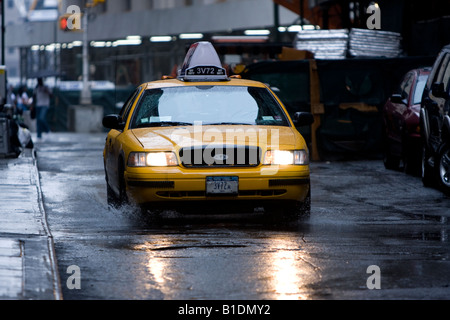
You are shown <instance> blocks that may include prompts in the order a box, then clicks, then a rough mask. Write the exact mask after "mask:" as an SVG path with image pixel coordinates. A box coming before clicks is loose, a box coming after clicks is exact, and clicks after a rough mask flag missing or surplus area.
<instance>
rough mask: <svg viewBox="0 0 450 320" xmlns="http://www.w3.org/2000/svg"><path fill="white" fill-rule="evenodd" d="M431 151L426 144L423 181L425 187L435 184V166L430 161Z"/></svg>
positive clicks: (423, 159) (423, 156) (423, 150)
mask: <svg viewBox="0 0 450 320" xmlns="http://www.w3.org/2000/svg"><path fill="white" fill-rule="evenodd" d="M430 157H431V153H430V151H429V150H428V148H427V147H426V146H425V145H424V146H423V147H422V170H421V171H422V183H423V185H424V186H425V187H432V186H434V168H433V167H431V166H430V164H429V163H428V159H429V158H430Z"/></svg>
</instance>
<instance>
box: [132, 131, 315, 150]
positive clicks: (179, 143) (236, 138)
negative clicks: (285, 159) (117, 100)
mask: <svg viewBox="0 0 450 320" xmlns="http://www.w3.org/2000/svg"><path fill="white" fill-rule="evenodd" d="M132 132H133V134H134V136H135V137H136V139H137V140H138V141H139V142H140V144H141V145H142V147H143V148H144V150H145V151H150V150H155V151H169V150H179V149H182V148H188V147H198V146H207V145H241V146H243V145H245V146H255V147H256V146H259V147H261V148H263V149H267V148H276V149H278V148H281V149H299V148H300V149H305V148H306V145H305V142H304V140H303V138H302V137H301V135H300V134H299V133H298V132H297V131H296V130H295V129H294V128H291V127H278V126H273V127H272V126H186V127H170V128H167V127H166V128H144V129H133V130H132Z"/></svg>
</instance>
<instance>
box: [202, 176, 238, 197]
mask: <svg viewBox="0 0 450 320" xmlns="http://www.w3.org/2000/svg"><path fill="white" fill-rule="evenodd" d="M238 190H239V178H238V177H207V178H206V194H208V195H237V194H238Z"/></svg>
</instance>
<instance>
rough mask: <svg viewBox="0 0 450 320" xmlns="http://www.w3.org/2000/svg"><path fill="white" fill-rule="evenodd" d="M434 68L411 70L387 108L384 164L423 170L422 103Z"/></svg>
mask: <svg viewBox="0 0 450 320" xmlns="http://www.w3.org/2000/svg"><path fill="white" fill-rule="evenodd" d="M430 71H431V68H419V69H413V70H410V71H409V72H408V73H406V74H405V76H404V77H403V79H402V81H401V82H400V85H399V88H398V90H397V91H396V92H395V93H394V94H392V95H391V96H390V97H389V99H388V100H387V102H386V104H385V105H384V108H383V122H384V157H383V161H384V165H385V167H386V168H387V169H399V168H400V164H401V163H402V162H403V168H404V170H405V171H407V172H411V173H416V172H417V173H419V172H420V163H421V156H420V155H421V149H422V148H421V141H420V102H421V100H422V95H423V90H424V88H425V85H426V82H427V79H428V76H429V74H430Z"/></svg>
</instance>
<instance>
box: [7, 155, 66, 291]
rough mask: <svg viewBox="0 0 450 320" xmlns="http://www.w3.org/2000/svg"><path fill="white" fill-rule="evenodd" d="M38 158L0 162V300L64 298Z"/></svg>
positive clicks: (31, 156) (29, 157)
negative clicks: (45, 208)
mask: <svg viewBox="0 0 450 320" xmlns="http://www.w3.org/2000/svg"><path fill="white" fill-rule="evenodd" d="M61 299H62V294H61V287H60V281H59V275H58V268H57V263H56V258H55V250H54V245H53V237H52V235H51V233H50V230H49V228H48V225H47V217H46V214H45V210H44V206H43V203H42V194H41V189H40V182H39V173H38V170H37V165H36V159H35V158H34V157H33V155H32V152H31V151H29V150H28V152H26V153H24V154H22V155H21V156H20V157H19V158H17V159H2V158H0V300H61Z"/></svg>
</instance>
